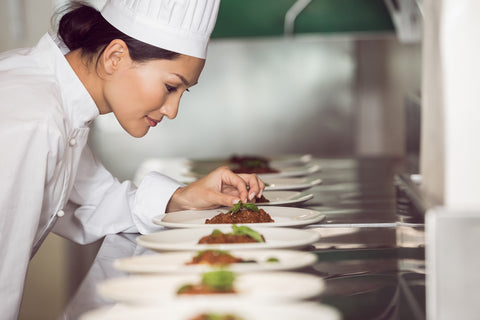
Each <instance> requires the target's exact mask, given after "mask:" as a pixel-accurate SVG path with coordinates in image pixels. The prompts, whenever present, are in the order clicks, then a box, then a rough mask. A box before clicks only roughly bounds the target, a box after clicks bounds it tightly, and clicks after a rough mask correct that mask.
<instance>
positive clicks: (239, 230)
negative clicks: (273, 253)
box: [232, 224, 265, 242]
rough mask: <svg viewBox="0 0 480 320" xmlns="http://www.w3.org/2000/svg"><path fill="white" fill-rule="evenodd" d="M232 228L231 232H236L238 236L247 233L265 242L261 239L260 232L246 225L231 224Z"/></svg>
mask: <svg viewBox="0 0 480 320" xmlns="http://www.w3.org/2000/svg"><path fill="white" fill-rule="evenodd" d="M232 230H233V234H236V235H239V236H242V235H247V236H249V237H251V238H252V239H254V240H255V241H257V242H265V240H263V238H262V235H261V234H260V233H258V232H257V231H254V230H253V229H251V228H249V227H247V226H240V227H238V226H237V225H235V224H233V225H232Z"/></svg>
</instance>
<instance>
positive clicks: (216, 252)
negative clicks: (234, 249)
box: [196, 229, 230, 258]
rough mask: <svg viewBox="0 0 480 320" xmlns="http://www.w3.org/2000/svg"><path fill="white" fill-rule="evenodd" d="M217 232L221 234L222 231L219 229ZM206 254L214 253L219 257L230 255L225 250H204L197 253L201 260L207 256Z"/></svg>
mask: <svg viewBox="0 0 480 320" xmlns="http://www.w3.org/2000/svg"><path fill="white" fill-rule="evenodd" d="M215 230H217V231H219V232H220V233H221V231H220V230H218V229H215ZM215 230H214V231H215ZM205 252H214V253H215V254H217V255H224V254H230V252H228V251H225V250H202V251H198V252H197V255H196V258H200V257H201V256H203V255H204V254H205Z"/></svg>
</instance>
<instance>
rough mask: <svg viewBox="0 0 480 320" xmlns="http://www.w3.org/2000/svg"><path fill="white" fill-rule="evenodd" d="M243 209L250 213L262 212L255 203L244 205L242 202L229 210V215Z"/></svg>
mask: <svg viewBox="0 0 480 320" xmlns="http://www.w3.org/2000/svg"><path fill="white" fill-rule="evenodd" d="M242 209H248V210H250V211H255V212H260V210H259V209H258V207H257V206H256V205H255V204H254V203H243V202H242V201H239V202H237V203H235V204H234V205H233V207H232V209H230V210H228V211H227V213H237V212H239V211H240V210H242Z"/></svg>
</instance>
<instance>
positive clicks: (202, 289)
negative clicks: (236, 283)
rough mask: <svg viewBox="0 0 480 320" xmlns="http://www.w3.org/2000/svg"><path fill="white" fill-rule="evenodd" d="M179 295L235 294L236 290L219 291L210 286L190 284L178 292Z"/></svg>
mask: <svg viewBox="0 0 480 320" xmlns="http://www.w3.org/2000/svg"><path fill="white" fill-rule="evenodd" d="M177 293H178V294H229V293H230V294H231V293H235V290H233V289H229V290H218V289H214V288H212V287H210V286H207V285H204V284H202V283H200V284H190V285H186V286H183V287H182V288H181V289H180V290H179V291H178V292H177Z"/></svg>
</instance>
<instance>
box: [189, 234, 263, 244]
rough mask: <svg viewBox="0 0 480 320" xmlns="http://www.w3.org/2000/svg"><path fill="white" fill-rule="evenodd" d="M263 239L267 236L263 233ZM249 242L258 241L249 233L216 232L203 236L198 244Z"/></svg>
mask: <svg viewBox="0 0 480 320" xmlns="http://www.w3.org/2000/svg"><path fill="white" fill-rule="evenodd" d="M262 238H263V240H264V241H265V238H264V237H263V235H262ZM249 242H258V241H256V240H255V239H253V238H252V237H250V236H247V235H236V234H227V233H216V234H209V235H208V236H204V237H202V238H201V239H200V240H199V241H198V244H217V243H249Z"/></svg>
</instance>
